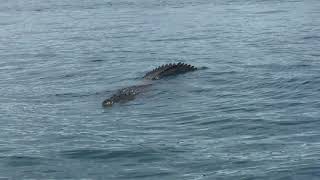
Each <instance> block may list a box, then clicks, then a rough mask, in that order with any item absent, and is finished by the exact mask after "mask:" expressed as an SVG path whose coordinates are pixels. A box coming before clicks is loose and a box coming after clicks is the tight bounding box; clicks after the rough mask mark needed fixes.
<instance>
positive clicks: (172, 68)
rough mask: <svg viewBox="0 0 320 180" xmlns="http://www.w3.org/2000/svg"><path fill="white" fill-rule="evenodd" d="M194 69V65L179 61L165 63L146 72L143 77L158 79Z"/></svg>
mask: <svg viewBox="0 0 320 180" xmlns="http://www.w3.org/2000/svg"><path fill="white" fill-rule="evenodd" d="M195 70H197V68H196V67H194V66H192V65H190V64H184V63H181V62H179V63H177V64H165V65H162V66H159V67H157V68H155V69H153V70H152V71H150V72H148V73H147V74H146V75H145V76H144V77H143V78H144V79H148V80H158V79H161V78H163V77H167V76H173V75H178V74H183V73H186V72H190V71H195Z"/></svg>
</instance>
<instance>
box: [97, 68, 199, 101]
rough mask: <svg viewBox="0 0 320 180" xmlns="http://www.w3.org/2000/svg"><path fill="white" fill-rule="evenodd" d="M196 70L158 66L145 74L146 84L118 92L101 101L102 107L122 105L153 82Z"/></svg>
mask: <svg viewBox="0 0 320 180" xmlns="http://www.w3.org/2000/svg"><path fill="white" fill-rule="evenodd" d="M197 69H198V68H196V67H194V66H192V65H190V64H185V63H181V62H179V63H174V64H165V65H162V66H159V67H157V68H155V69H153V70H152V71H150V72H148V73H146V74H145V75H144V76H143V79H145V80H148V82H147V83H146V84H142V85H135V86H130V87H126V88H122V89H120V90H118V91H117V92H116V93H115V94H113V95H112V96H111V97H110V98H108V99H106V100H104V101H103V103H102V105H103V106H105V107H108V106H112V105H113V104H115V103H123V102H127V101H130V100H132V99H134V98H135V96H136V95H138V94H140V93H143V92H145V91H146V90H147V89H148V88H149V87H150V86H151V85H152V82H153V81H155V80H159V79H162V78H165V77H168V76H174V75H178V74H183V73H187V72H191V71H195V70H197Z"/></svg>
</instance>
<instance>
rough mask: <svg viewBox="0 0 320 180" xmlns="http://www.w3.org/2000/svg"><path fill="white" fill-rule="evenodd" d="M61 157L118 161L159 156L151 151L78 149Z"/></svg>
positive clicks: (69, 151) (64, 152)
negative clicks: (120, 159) (118, 159)
mask: <svg viewBox="0 0 320 180" xmlns="http://www.w3.org/2000/svg"><path fill="white" fill-rule="evenodd" d="M61 155H62V156H64V157H67V158H70V159H101V160H103V159H104V160H107V159H117V158H146V157H147V156H157V152H156V151H154V150H150V149H139V150H105V149H76V150H68V151H62V152H61Z"/></svg>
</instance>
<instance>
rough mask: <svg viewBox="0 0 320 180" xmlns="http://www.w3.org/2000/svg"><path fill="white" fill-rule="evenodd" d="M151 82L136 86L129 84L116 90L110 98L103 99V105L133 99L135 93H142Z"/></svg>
mask: <svg viewBox="0 0 320 180" xmlns="http://www.w3.org/2000/svg"><path fill="white" fill-rule="evenodd" d="M150 86H151V84H143V85H137V86H130V87H126V88H123V89H120V90H118V91H117V92H116V93H115V94H114V95H112V96H111V97H110V98H108V99H106V100H104V101H103V103H102V105H103V106H112V105H113V104H115V103H124V102H127V101H130V100H133V99H134V98H135V96H136V95H138V94H140V93H143V92H145V91H146V90H147V88H148V87H150Z"/></svg>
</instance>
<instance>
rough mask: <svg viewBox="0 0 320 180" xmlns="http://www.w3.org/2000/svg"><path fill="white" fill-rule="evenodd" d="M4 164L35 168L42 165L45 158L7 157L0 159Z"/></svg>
mask: <svg viewBox="0 0 320 180" xmlns="http://www.w3.org/2000/svg"><path fill="white" fill-rule="evenodd" d="M0 159H1V161H2V162H6V164H7V165H8V166H13V167H19V166H33V165H38V164H42V162H43V161H44V158H42V157H32V156H7V157H0Z"/></svg>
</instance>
